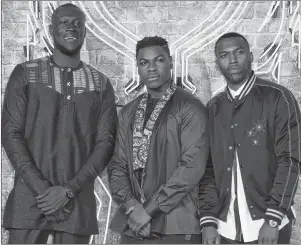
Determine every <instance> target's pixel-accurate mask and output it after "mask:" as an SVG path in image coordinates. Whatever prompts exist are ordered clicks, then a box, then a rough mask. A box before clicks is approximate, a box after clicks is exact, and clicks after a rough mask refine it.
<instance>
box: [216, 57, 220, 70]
mask: <svg viewBox="0 0 301 245" xmlns="http://www.w3.org/2000/svg"><path fill="white" fill-rule="evenodd" d="M215 68H216V69H217V70H218V71H220V69H219V66H218V61H217V58H215Z"/></svg>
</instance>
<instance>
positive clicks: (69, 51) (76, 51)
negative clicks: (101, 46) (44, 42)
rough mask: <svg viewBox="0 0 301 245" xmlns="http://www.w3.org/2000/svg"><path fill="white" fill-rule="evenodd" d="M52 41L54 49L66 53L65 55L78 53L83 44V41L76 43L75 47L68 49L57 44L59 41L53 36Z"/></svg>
mask: <svg viewBox="0 0 301 245" xmlns="http://www.w3.org/2000/svg"><path fill="white" fill-rule="evenodd" d="M53 43H54V47H55V48H56V49H58V50H59V51H60V52H61V53H63V54H66V55H68V56H72V55H75V54H77V53H79V52H80V50H81V48H82V46H83V44H84V43H81V44H80V45H78V46H77V47H76V48H75V49H73V50H68V49H66V48H65V47H64V46H63V45H61V44H59V43H58V42H57V41H56V39H55V38H54V40H53Z"/></svg>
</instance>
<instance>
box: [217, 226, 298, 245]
mask: <svg viewBox="0 0 301 245" xmlns="http://www.w3.org/2000/svg"><path fill="white" fill-rule="evenodd" d="M292 227H293V226H292V222H290V223H288V224H287V225H286V226H284V227H283V228H282V229H281V230H279V236H278V240H277V244H290V240H291V235H292ZM257 243H258V241H257V240H256V241H253V242H244V241H241V242H239V241H234V240H230V239H228V238H225V237H221V244H257Z"/></svg>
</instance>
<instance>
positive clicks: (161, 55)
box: [139, 54, 164, 61]
mask: <svg viewBox="0 0 301 245" xmlns="http://www.w3.org/2000/svg"><path fill="white" fill-rule="evenodd" d="M159 57H163V58H164V55H163V54H160V55H158V56H156V57H155V58H154V60H155V59H158V58H159ZM141 60H147V61H149V59H146V58H140V59H139V61H141Z"/></svg>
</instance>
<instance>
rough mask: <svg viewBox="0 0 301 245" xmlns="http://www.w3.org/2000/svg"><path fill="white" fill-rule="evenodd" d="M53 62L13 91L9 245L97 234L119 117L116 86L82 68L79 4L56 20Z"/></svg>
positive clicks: (18, 81) (8, 103)
mask: <svg viewBox="0 0 301 245" xmlns="http://www.w3.org/2000/svg"><path fill="white" fill-rule="evenodd" d="M51 27H52V28H51V32H52V36H53V40H54V51H53V55H52V56H50V57H45V58H41V59H36V60H33V61H28V62H25V63H23V64H19V65H17V66H16V67H15V69H14V70H13V72H12V74H11V76H10V79H9V81H8V84H7V89H6V94H5V98H4V105H3V114H2V143H3V146H4V149H5V151H6V153H7V156H8V158H9V160H10V162H11V164H12V165H13V167H14V169H15V182H14V187H13V189H12V191H11V193H10V195H9V197H8V200H7V204H6V207H5V211H4V219H3V226H4V227H5V228H6V229H8V230H9V243H20V244H22V243H46V241H47V238H48V235H49V234H50V233H51V234H52V235H53V237H54V243H88V242H89V236H90V235H91V234H97V233H98V225H97V219H96V202H95V197H94V180H95V178H96V177H97V176H98V175H99V174H100V173H101V172H102V171H103V170H104V168H105V167H106V164H107V163H108V162H109V160H110V159H111V156H112V153H113V148H114V144H115V133H116V132H115V131H116V129H115V125H116V120H117V112H116V106H115V96H114V91H113V88H112V85H111V83H110V81H109V79H108V78H107V77H106V76H104V75H103V74H102V73H101V72H99V71H97V70H96V69H94V68H92V67H91V66H89V65H87V64H85V63H84V62H82V61H81V60H80V50H81V47H82V45H83V42H84V39H85V35H86V28H85V15H84V13H83V12H82V11H81V10H80V9H79V8H78V7H76V6H75V5H73V4H70V3H69V4H65V5H62V6H60V7H58V8H57V9H56V10H55V11H54V13H53V15H52V25H51Z"/></svg>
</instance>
